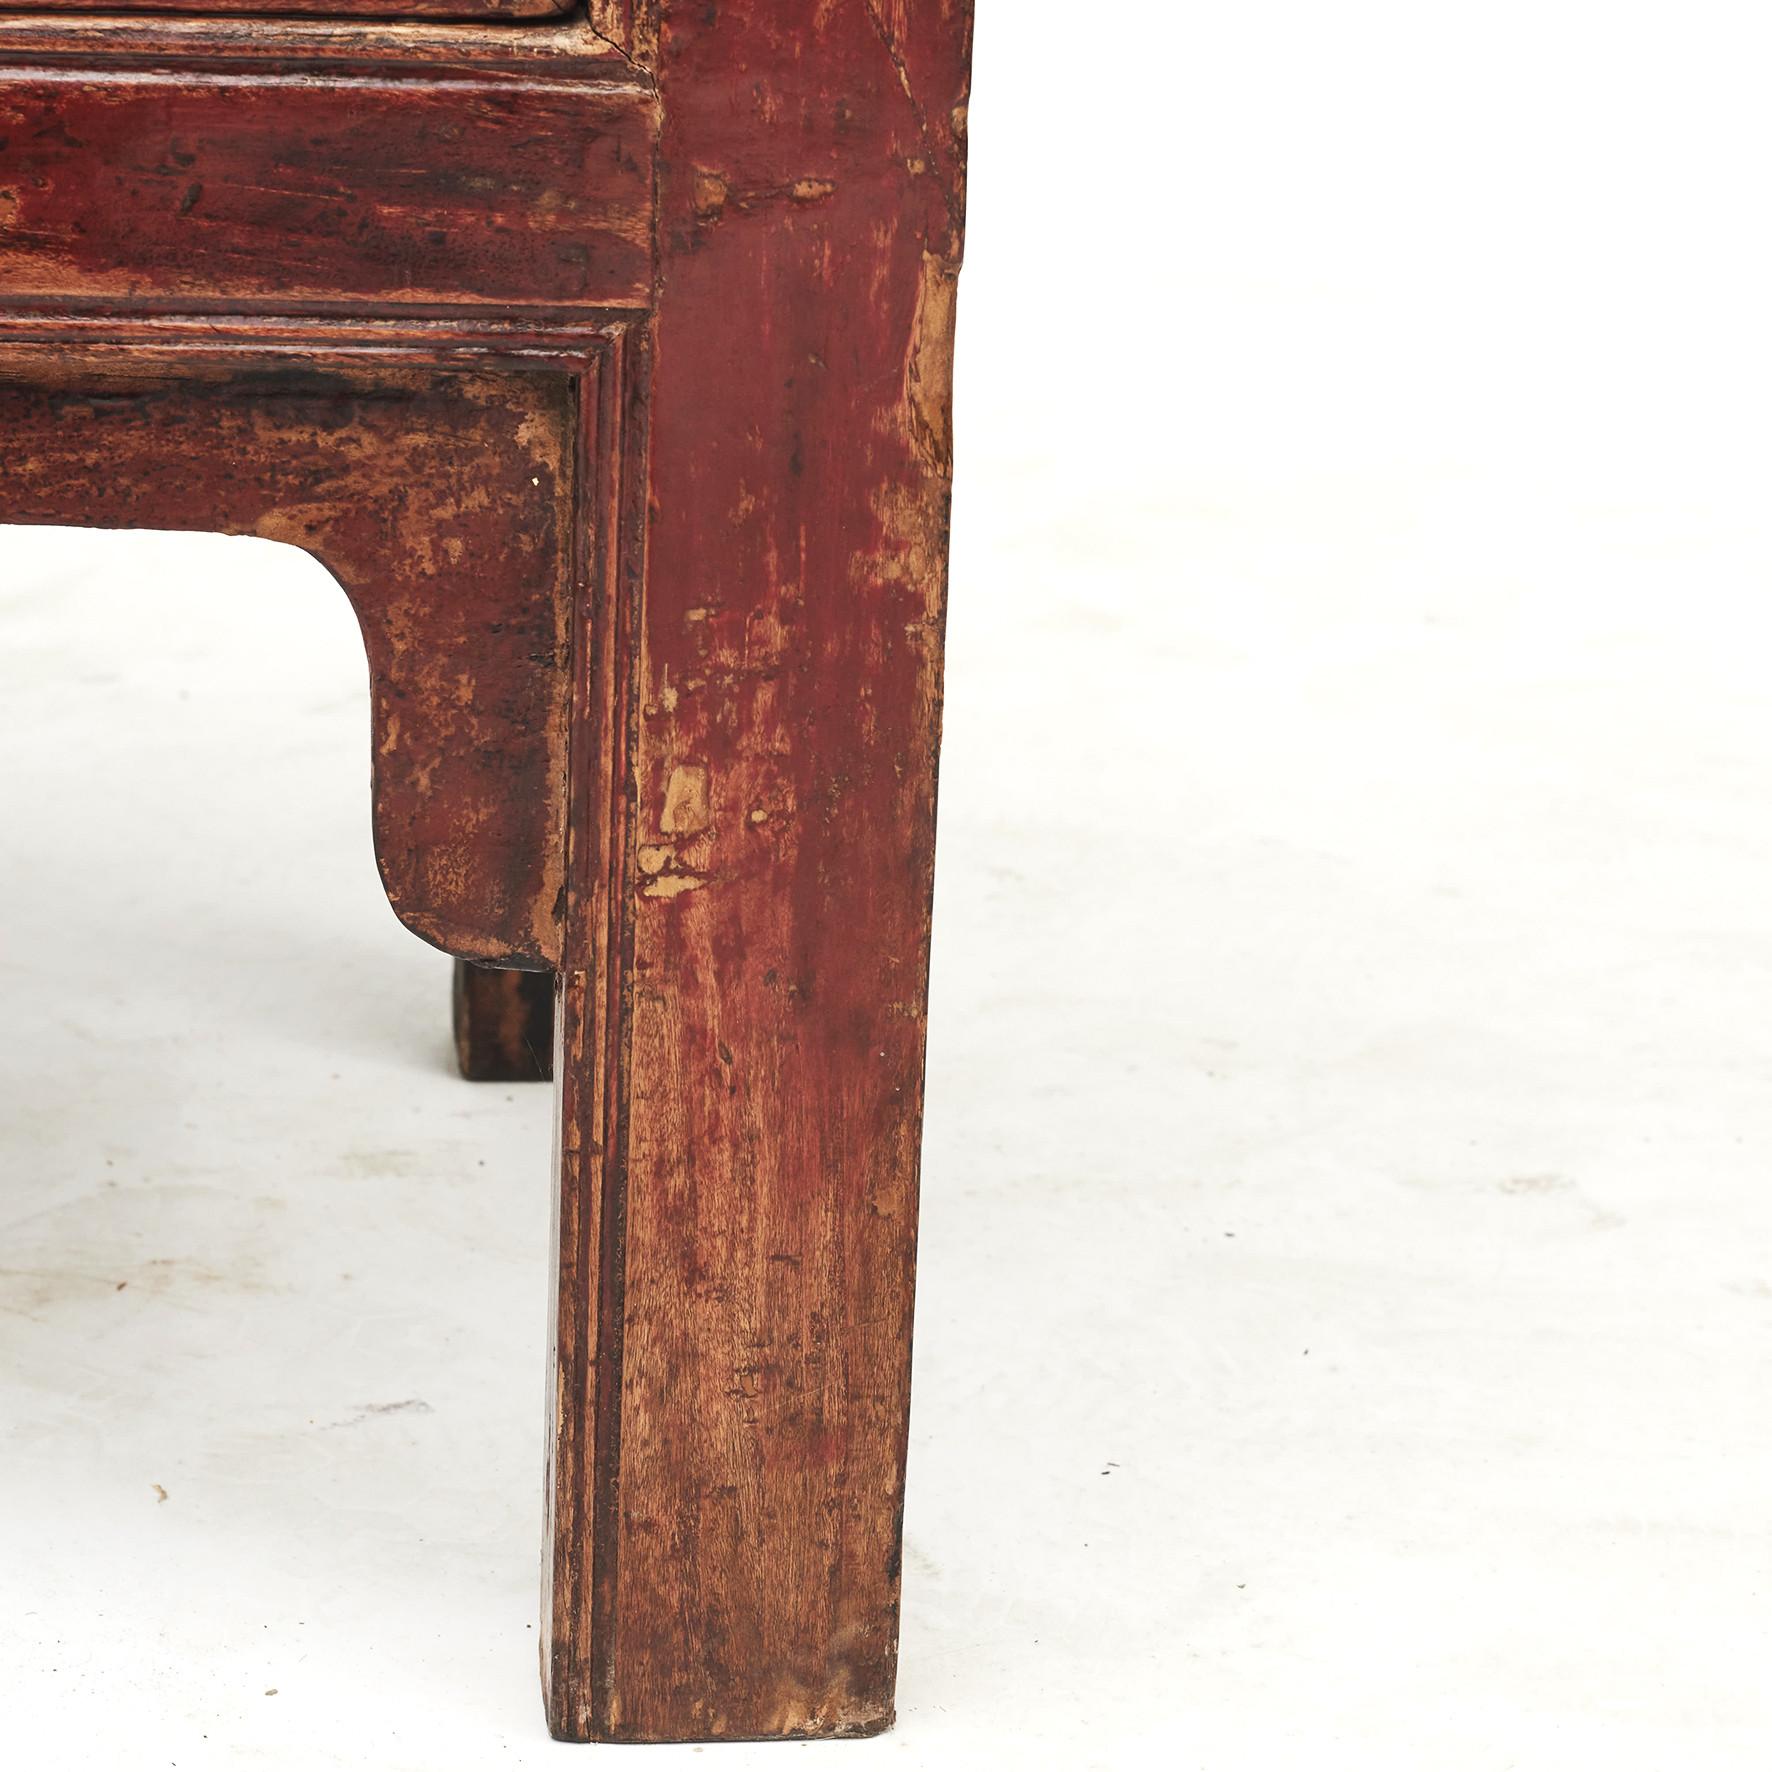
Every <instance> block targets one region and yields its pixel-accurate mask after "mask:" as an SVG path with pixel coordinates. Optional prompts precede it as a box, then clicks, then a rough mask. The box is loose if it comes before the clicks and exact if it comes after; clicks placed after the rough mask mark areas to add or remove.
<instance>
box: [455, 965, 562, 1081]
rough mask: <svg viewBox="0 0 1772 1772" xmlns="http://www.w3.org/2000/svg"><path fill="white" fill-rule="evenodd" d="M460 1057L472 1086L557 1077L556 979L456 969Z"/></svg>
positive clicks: (486, 968)
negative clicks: (555, 1067)
mask: <svg viewBox="0 0 1772 1772" xmlns="http://www.w3.org/2000/svg"><path fill="white" fill-rule="evenodd" d="M455 1052H456V1057H457V1058H458V1059H459V1060H460V1062H461V1074H462V1075H463V1076H464V1077H466V1078H467V1079H468V1081H469V1082H471V1083H544V1082H546V1081H547V1080H548V1079H549V1078H550V1077H552V1076H553V1074H554V975H553V973H551V972H507V971H504V970H502V969H500V968H497V967H493V966H475V965H472V964H470V963H469V962H468V961H466V960H457V961H456V963H455Z"/></svg>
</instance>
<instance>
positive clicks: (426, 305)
mask: <svg viewBox="0 0 1772 1772" xmlns="http://www.w3.org/2000/svg"><path fill="white" fill-rule="evenodd" d="M218 10H219V8H218ZM411 10H415V11H416V10H421V8H420V7H419V6H417V5H416V4H415V5H414V6H413V7H412V8H411ZM969 49H970V18H969V7H968V5H967V3H966V0H774V3H769V0H722V3H721V4H720V5H718V6H710V5H708V4H707V3H706V0H681V3H679V0H663V3H662V4H653V3H651V0H592V3H591V5H590V8H589V12H588V14H586V15H585V16H584V17H582V18H580V19H579V20H577V21H569V22H567V23H563V24H548V23H543V24H538V25H535V26H526V25H521V24H518V23H514V22H512V23H505V24H499V25H491V24H485V23H482V24H478V25H472V24H464V25H461V26H447V25H440V24H417V23H414V24H385V25H377V24H374V23H372V22H370V21H365V20H360V21H357V22H356V23H350V22H347V21H343V20H339V21H328V22H326V23H324V24H321V23H318V22H306V23H304V22H301V21H293V20H286V21H273V20H265V21H261V22H259V23H258V24H256V25H254V26H253V27H252V28H251V33H250V35H247V34H246V33H245V32H244V30H243V28H242V21H239V20H235V21H231V22H230V21H225V20H220V19H215V20H209V21H203V20H200V19H179V20H170V19H169V20H164V21H156V20H152V19H147V18H143V19H137V20H130V21H120V20H112V21H97V20H94V21H90V22H89V21H83V20H67V19H61V20H58V19H54V18H49V17H45V18H43V19H42V20H40V21H39V22H38V23H37V24H36V25H34V26H28V25H21V24H20V22H19V21H18V20H17V19H16V18H15V19H13V20H10V21H8V20H4V19H0V58H3V57H10V58H12V60H13V62H14V63H15V64H16V65H15V66H13V67H12V68H11V69H10V70H8V69H7V68H5V67H3V66H0V138H4V139H3V140H0V519H6V520H12V521H37V522H42V521H67V520H72V519H75V518H78V520H80V521H85V522H94V521H96V522H105V523H114V524H118V525H141V526H157V527H201V528H219V529H227V530H237V531H242V532H249V533H255V534H261V535H274V536H276V537H277V538H278V539H282V540H287V541H293V542H296V543H297V544H298V545H301V546H305V547H309V548H310V549H312V550H313V551H314V552H315V553H317V554H318V555H319V556H320V558H322V559H323V560H325V561H326V563H327V564H328V565H329V566H331V568H332V569H333V571H334V573H335V575H336V576H337V577H338V578H339V580H340V582H341V583H342V584H343V586H344V588H345V590H346V591H347V593H348V594H349V595H350V597H351V599H352V601H353V603H354V604H355V606H356V608H357V610H358V613H359V615H360V616H361V617H362V620H363V624H364V632H365V639H366V643H367V646H368V650H369V655H370V663H371V669H372V675H373V678H374V681H375V689H376V732H375V741H374V742H375V749H376V753H377V758H378V764H377V789H376V798H377V840H378V847H379V849H380V853H381V859H382V865H383V870H384V874H385V876H386V878H387V880H388V885H389V891H390V895H391V896H392V897H393V899H394V901H395V904H396V908H397V909H398V910H399V911H400V913H401V915H402V916H403V917H404V918H406V920H407V921H408V922H409V923H410V924H411V925H412V926H413V927H415V928H417V929H419V930H420V932H421V933H423V934H425V935H426V936H428V937H429V938H430V939H432V940H433V941H437V942H438V943H439V944H440V945H443V946H445V947H447V948H448V949H450V950H451V951H452V952H454V953H456V954H458V955H462V956H467V957H472V958H476V959H481V960H496V961H504V962H507V963H511V964H516V965H521V966H529V967H535V968H545V969H548V970H552V971H554V972H555V973H557V975H558V997H557V1013H556V1015H555V1017H554V1020H555V1023H556V1026H555V1029H554V1038H555V1043H556V1044H555V1053H554V1067H553V1068H554V1070H555V1074H556V1087H557V1089H558V1092H559V1103H560V1109H559V1111H560V1141H559V1144H560V1163H559V1177H558V1209H559V1210H558V1243H557V1249H556V1255H557V1273H556V1286H555V1293H554V1305H553V1310H554V1318H553V1321H554V1335H553V1347H552V1353H551V1361H552V1370H553V1389H552V1395H553V1398H554V1405H555V1406H554V1409H553V1412H552V1435H551V1444H550V1449H549V1460H548V1534H549V1549H548V1564H549V1570H550V1595H549V1600H548V1603H547V1606H546V1608H545V1617H544V1625H545V1628H544V1646H543V1672H544V1678H545V1682H546V1686H547V1700H548V1708H549V1716H550V1721H551V1723H552V1725H553V1728H554V1730H555V1732H556V1733H557V1734H560V1735H562V1736H564V1737H568V1738H574V1739H599V1740H634V1741H644V1740H655V1741H658V1740H702V1739H721V1738H727V1739H731V1738H745V1737H788V1736H816V1735H838V1734H865V1733H870V1732H872V1731H875V1730H877V1729H880V1728H882V1727H884V1726H885V1725H886V1724H887V1723H888V1722H889V1721H890V1719H891V1716H892V1693H893V1682H894V1674H895V1664H896V1658H897V1620H898V1603H899V1586H900V1582H899V1567H900V1542H899V1541H900V1531H901V1525H900V1522H901V1517H902V1503H903V1494H904V1455H905V1441H906V1424H907V1409H908V1400H909V1397H908V1386H909V1370H910V1328H911V1298H912V1275H913V1268H914V1259H915V1229H916V1196H917V1168H918V1147H919V1141H920V1122H921V1100H922V1069H923V1043H924V1011H925V999H926V977H927V966H928V948H929V906H930V887H931V878H932V874H931V870H932V865H933V843H934V795H935V762H936V747H937V741H938V732H939V711H940V696H941V637H942V625H943V607H944V598H945V590H946V582H945V581H946V565H945V563H946V520H947V508H948V496H949V484H950V473H951V450H950V417H949V409H950V399H949V389H950V366H951V352H952V343H953V324H954V294H955V288H956V279H957V274H958V269H959V258H960V244H961V230H962V216H963V208H964V184H963V165H964V158H965V103H966V87H967V67H968V60H969ZM144 64H150V65H151V67H152V71H151V72H143V71H142V69H143V67H144ZM279 254H281V257H279V256H278V255H279ZM546 1009H547V1004H546V1000H545V997H544V996H542V995H541V994H540V993H539V989H538V987H537V986H536V985H528V984H523V983H521V982H520V981H518V980H516V979H513V978H511V977H510V976H509V975H508V974H507V975H500V974H498V973H494V972H482V973H472V974H466V973H464V974H463V975H462V977H461V979H460V980H459V981H458V995H457V1032H458V1041H459V1044H460V1049H461V1052H462V1055H463V1063H464V1067H465V1068H466V1069H467V1070H468V1071H469V1072H470V1074H476V1075H515V1074H517V1073H518V1072H519V1071H521V1070H523V1069H525V1068H526V1067H528V1066H530V1065H533V1063H534V1060H535V1057H536V1051H535V1048H536V1045H537V1041H538V1039H539V1037H540V1031H541V1030H544V1029H545V1026H546V1021H547V1016H546ZM537 1068H539V1067H537Z"/></svg>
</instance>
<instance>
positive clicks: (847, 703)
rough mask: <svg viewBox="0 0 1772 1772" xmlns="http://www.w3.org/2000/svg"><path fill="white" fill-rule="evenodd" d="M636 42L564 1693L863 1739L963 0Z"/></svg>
mask: <svg viewBox="0 0 1772 1772" xmlns="http://www.w3.org/2000/svg"><path fill="white" fill-rule="evenodd" d="M638 29H639V33H640V36H641V38H642V39H644V37H645V35H646V31H647V26H646V21H645V20H644V19H642V20H641V21H640V22H639V26H638ZM657 43H658V48H657V57H658V60H657V64H656V71H657V74H658V78H659V80H660V84H661V93H662V100H663V106H664V116H665V124H664V135H663V140H662V144H661V168H662V184H661V191H660V250H661V263H660V280H661V299H660V306H659V310H658V314H657V318H656V321H655V326H654V334H653V352H654V361H653V366H652V377H651V384H650V407H649V423H650V427H651V443H650V455H649V459H650V479H649V484H648V488H647V490H648V502H649V510H650V521H649V524H648V529H647V540H646V556H645V590H644V601H643V608H642V610H641V613H640V627H639V636H638V643H639V650H640V657H639V668H640V673H641V676H640V685H639V691H638V700H637V704H636V706H635V710H634V713H635V719H634V721H633V722H632V724H631V726H624V724H623V722H622V721H621V720H620V719H619V718H611V717H610V716H609V715H608V714H607V713H606V712H602V713H599V715H598V718H599V720H600V721H601V722H602V724H601V728H600V729H601V730H603V731H606V732H609V733H612V734H614V735H615V742H617V743H622V742H624V741H625V742H626V743H629V744H631V746H632V750H631V752H630V753H629V758H630V761H629V762H628V763H626V764H625V765H618V766H616V767H615V768H613V770H611V769H610V766H609V764H608V762H607V759H606V757H605V754H604V747H602V746H601V745H599V746H597V747H595V748H594V749H593V748H592V747H590V746H589V745H581V744H579V743H577V742H576V741H575V753H574V754H575V759H579V758H583V757H586V756H592V755H594V756H595V758H596V759H597V766H598V767H599V768H600V769H601V770H602V771H603V772H604V774H605V776H606V777H607V778H608V780H609V781H611V782H613V784H614V794H613V800H612V801H611V804H612V805H613V806H614V808H615V810H614V813H613V815H612V823H613V824H615V825H616V826H617V827H618V828H619V826H620V825H621V824H622V822H623V821H624V820H627V821H631V835H630V836H629V837H628V838H627V841H628V843H629V845H630V847H629V851H628V859H627V861H626V864H625V869H621V868H620V867H619V863H618V877H619V878H620V880H621V881H622V882H623V884H624V886H625V894H624V895H616V894H612V895H611V896H610V918H611V920H610V924H609V928H608V933H607V935H606V936H605V937H604V941H605V945H606V947H607V950H608V951H609V952H610V953H611V954H614V955H616V956H617V957H618V969H619V970H622V971H624V972H625V973H626V975H627V976H626V980H625V983H624V984H623V986H622V988H621V991H620V993H619V995H618V997H617V998H616V999H615V1000H612V1001H610V1002H608V1003H607V1004H606V1005H605V1006H604V1009H603V1011H602V1013H603V1014H604V1015H605V1018H606V1025H607V1027H609V1028H610V1029H611V1030H612V1031H609V1032H605V1034H604V1035H603V1038H604V1039H606V1040H607V1039H610V1038H614V1039H616V1040H618V1041H620V1042H621V1046H620V1048H619V1049H618V1051H617V1053H616V1060H617V1062H616V1063H615V1065H614V1068H613V1072H612V1075H613V1082H611V1083H610V1084H608V1085H607V1086H604V1094H603V1099H602V1100H601V1101H599V1102H598V1103H597V1104H596V1107H595V1109H594V1110H593V1109H592V1107H591V1106H590V1105H589V1103H588V1101H587V1104H586V1105H585V1106H584V1107H583V1108H581V1109H580V1110H579V1112H578V1114H577V1115H576V1123H577V1126H578V1136H579V1139H580V1142H581V1143H582V1144H588V1143H589V1141H590V1140H592V1139H593V1137H594V1138H596V1139H597V1140H598V1141H599V1148H602V1147H603V1146H605V1145H607V1144H608V1143H609V1142H610V1141H611V1140H617V1141H620V1143H619V1149H620V1155H619V1156H618V1158H617V1159H616V1160H615V1161H613V1162H607V1161H606V1162H604V1163H602V1164H599V1165H598V1166H597V1167H596V1168H595V1169H593V1168H591V1167H589V1166H586V1165H577V1166H575V1165H573V1164H572V1163H570V1162H569V1163H568V1164H567V1165H566V1167H565V1169H564V1171H563V1179H562V1186H563V1199H562V1219H563V1223H564V1224H565V1225H566V1227H567V1233H566V1234H567V1238H568V1240H569V1241H572V1240H574V1239H576V1241H575V1242H574V1244H573V1246H574V1247H575V1248H577V1249H578V1251H579V1253H578V1254H577V1255H576V1256H575V1257H574V1259H573V1261H572V1262H571V1263H570V1264H568V1265H564V1266H563V1268H562V1273H563V1275H564V1274H567V1273H569V1272H570V1273H580V1274H581V1273H582V1272H583V1270H584V1268H585V1265H586V1263H587V1261H588V1256H587V1255H586V1254H585V1253H584V1250H585V1248H586V1246H587V1242H588V1239H589V1238H590V1237H592V1236H595V1237H597V1238H599V1239H600V1240H601V1247H602V1251H603V1256H602V1262H601V1267H600V1270H599V1278H598V1281H597V1284H596V1286H595V1287H594V1288H587V1289H586V1290H585V1292H584V1293H583V1294H582V1295H581V1296H580V1300H579V1303H580V1305H581V1306H582V1307H583V1308H578V1309H574V1308H572V1301H571V1300H570V1299H567V1298H565V1297H564V1296H563V1300H562V1310H561V1319H560V1348H559V1364H558V1372H559V1374H560V1378H561V1393H560V1419H559V1426H558V1443H557V1447H558V1450H557V1456H558V1462H557V1465H556V1469H555V1476H556V1479H557V1482H556V1495H555V1503H556V1505H555V1513H554V1518H553V1525H554V1530H555V1556H556V1580H557V1584H558V1585H557V1588H556V1595H555V1606H554V1613H553V1625H554V1634H553V1639H552V1643H551V1653H550V1656H549V1659H548V1661H547V1664H546V1665H547V1671H548V1675H549V1681H550V1695H549V1696H550V1716H551V1719H552V1722H553V1726H554V1728H555V1730H556V1732H557V1733H560V1734H563V1735H567V1736H572V1737H578V1738H598V1739H619V1740H682V1739H703V1738H739V1737H777V1736H808V1735H835V1734H866V1733H871V1732H874V1731H876V1730H878V1729H880V1728H882V1727H884V1726H885V1725H886V1724H887V1723H888V1722H889V1721H890V1719H891V1716H892V1690H893V1681H894V1673H895V1664H896V1653H897V1614H898V1597H899V1561H900V1549H899V1520H900V1517H901V1504H902V1496H903V1475H904V1453H905V1438H906V1422H907V1403H908V1382H909V1370H910V1313H911V1291H912V1275H913V1268H914V1251H915V1226H916V1192H917V1165H918V1149H919V1140H920V1124H921V1101H922V1063H923V1044H924V1040H923V1030H924V1015H925V1002H926V977H927V962H928V933H929V904H930V887H931V878H932V876H931V868H932V857H933V837H934V804H935V801H934V795H935V756H936V744H937V734H938V726H939V706H940V662H941V661H940V652H941V635H942V625H943V609H944V595H945V565H946V532H945V524H946V512H947V503H948V490H949V479H950V463H951V454H950V446H949V385H950V383H949V368H950V363H951V351H952V344H953V319H954V300H953V297H954V288H955V278H956V274H957V270H958V263H959V252H960V234H961V225H962V217H963V190H962V182H961V168H962V164H963V158H964V106H965V99H966V74H967V66H968V54H969V15H968V9H967V7H966V6H965V5H964V4H963V3H962V0H877V3H876V0H817V3H814V0H795V3H792V4H781V3H776V4H766V3H765V0H724V3H723V4H721V5H720V6H718V7H717V8H716V7H709V6H706V5H705V4H701V3H699V0H682V3H678V0H666V3H665V4H664V5H662V6H661V7H660V8H659V17H658V31H657ZM607 693H608V696H609V697H613V698H614V701H613V703H611V702H610V701H609V700H608V699H607V697H606V699H605V701H604V702H603V703H601V704H599V706H600V707H605V708H606V707H607V706H609V705H619V697H620V689H619V685H617V686H615V687H613V688H611V689H610V690H609V691H608V692H607ZM581 730H582V727H581ZM578 768H579V763H578V762H577V761H576V760H575V765H574V772H575V776H576V775H577V773H578ZM595 791H596V793H598V794H601V793H603V792H605V791H606V790H605V789H597V790H595ZM581 822H582V821H581V819H580V818H579V817H578V816H576V815H575V817H574V820H573V823H574V828H575V830H576V829H578V828H580V826H581ZM606 859H607V858H600V860H599V866H601V865H602V864H603V861H604V860H606ZM577 875H578V865H577V863H575V864H574V876H575V878H576V877H577ZM624 896H625V902H623V898H624ZM575 902H577V903H580V904H582V905H583V906H584V907H585V908H586V909H587V910H588V911H592V913H593V914H594V905H595V902H596V897H595V893H594V892H593V891H592V890H591V888H590V886H589V884H587V887H586V890H585V891H584V892H583V894H582V895H581V897H580V899H579V900H578V901H575ZM571 945H572V938H571V937H570V936H569V950H570V948H571ZM624 951H625V952H627V953H629V954H631V958H630V959H628V960H627V961H626V962H625V964H622V963H621V962H620V959H619V957H620V956H621V955H622V954H623V953H624ZM618 1015H621V1016H624V1017H625V1020H621V1021H617V1020H615V1018H616V1017H617V1016H618ZM572 1038H573V1036H572V1035H571V1033H570V1032H569V1035H568V1039H569V1044H568V1049H567V1051H568V1057H567V1063H568V1066H569V1069H570V1070H571V1071H572V1073H573V1074H575V1075H583V1076H585V1077H587V1078H589V1077H593V1076H599V1075H601V1074H602V1070H601V1068H600V1066H599V1064H598V1062H597V1058H598V1055H597V1053H596V1052H595V1051H594V1050H592V1049H591V1048H590V1046H589V1045H588V1044H587V1043H586V1042H585V1038H584V1036H583V1033H582V1030H581V1033H580V1043H579V1044H578V1045H574V1044H572V1043H571V1041H572ZM586 1086H587V1088H588V1087H589V1085H588V1083H587V1085H586ZM570 1123H571V1120H570V1119H569V1124H570ZM593 1188H595V1189H596V1190H598V1191H597V1192H596V1194H595V1196H594V1197H593V1195H592V1192H591V1190H592V1189H593ZM590 1226H595V1228H594V1229H587V1227H590ZM591 1291H594V1292H595V1295H596V1301H595V1304H594V1305H590V1304H587V1303H585V1300H586V1299H588V1297H589V1295H590V1292H591Z"/></svg>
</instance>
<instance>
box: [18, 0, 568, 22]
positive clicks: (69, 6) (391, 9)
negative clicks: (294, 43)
mask: <svg viewBox="0 0 1772 1772" xmlns="http://www.w3.org/2000/svg"><path fill="white" fill-rule="evenodd" d="M7 4H8V5H9V6H11V7H12V8H13V10H14V11H17V12H83V11H88V10H90V8H91V6H92V4H93V0H7ZM105 4H106V5H107V6H108V7H109V8H110V9H111V10H112V11H113V12H185V11H189V10H190V7H191V5H192V0H105ZM204 4H205V6H206V7H207V8H208V10H209V11H210V12H219V13H229V12H238V13H268V14H271V15H273V16H275V15H279V14H284V15H287V14H290V13H304V12H307V13H320V14H324V15H327V16H330V17H335V18H336V17H339V16H349V15H353V14H354V15H356V16H357V17H360V18H426V19H486V18H497V19H533V18H553V17H556V16H558V15H559V14H560V13H562V12H567V11H570V10H571V7H572V0H204Z"/></svg>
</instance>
